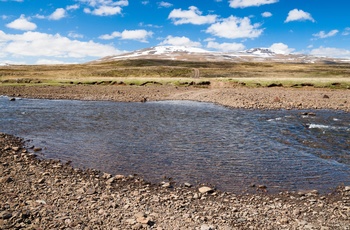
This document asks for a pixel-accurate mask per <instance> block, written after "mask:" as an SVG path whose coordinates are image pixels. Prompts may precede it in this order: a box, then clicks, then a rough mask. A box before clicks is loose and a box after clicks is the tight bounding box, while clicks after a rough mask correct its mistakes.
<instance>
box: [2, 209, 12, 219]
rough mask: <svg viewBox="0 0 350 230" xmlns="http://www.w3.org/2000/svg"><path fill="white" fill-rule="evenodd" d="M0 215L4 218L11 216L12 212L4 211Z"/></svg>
mask: <svg viewBox="0 0 350 230" xmlns="http://www.w3.org/2000/svg"><path fill="white" fill-rule="evenodd" d="M0 217H1V219H4V220H7V219H10V218H11V217H12V213H10V212H8V211H4V212H2V213H1V215H0Z"/></svg>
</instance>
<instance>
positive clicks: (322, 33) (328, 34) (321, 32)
mask: <svg viewBox="0 0 350 230" xmlns="http://www.w3.org/2000/svg"><path fill="white" fill-rule="evenodd" d="M338 32H339V31H338V30H331V31H329V32H328V33H326V32H324V31H320V32H318V33H317V34H313V35H312V36H314V37H317V38H328V37H333V36H335V35H336V34H337V33H338Z"/></svg>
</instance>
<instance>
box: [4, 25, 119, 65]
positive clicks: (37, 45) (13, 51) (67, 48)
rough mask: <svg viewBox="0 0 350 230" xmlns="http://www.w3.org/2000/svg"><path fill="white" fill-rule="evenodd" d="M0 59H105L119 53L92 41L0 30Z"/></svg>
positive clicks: (108, 46) (110, 47) (57, 35)
mask: <svg viewBox="0 0 350 230" xmlns="http://www.w3.org/2000/svg"><path fill="white" fill-rule="evenodd" d="M0 41H1V42H0V46H1V49H0V57H5V58H7V59H10V58H13V57H15V58H16V59H18V58H24V57H35V58H38V57H39V58H44V59H47V58H52V57H54V58H55V59H58V58H65V59H81V58H89V57H105V56H108V55H114V54H118V53H121V51H119V50H117V49H115V48H114V47H113V46H110V45H104V44H99V43H95V42H93V41H87V42H85V41H78V40H71V39H69V38H67V37H63V36H61V35H59V34H54V35H52V34H46V33H39V32H31V31H29V32H24V33H23V34H6V33H5V32H3V31H1V30H0Z"/></svg>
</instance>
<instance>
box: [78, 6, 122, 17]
mask: <svg viewBox="0 0 350 230" xmlns="http://www.w3.org/2000/svg"><path fill="white" fill-rule="evenodd" d="M84 12H85V13H87V14H93V15H97V16H110V15H116V14H120V13H121V12H122V8H121V7H119V6H100V7H99V8H96V9H93V10H91V9H89V8H85V9H84Z"/></svg>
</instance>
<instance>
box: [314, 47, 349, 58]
mask: <svg viewBox="0 0 350 230" xmlns="http://www.w3.org/2000/svg"><path fill="white" fill-rule="evenodd" d="M310 54H311V55H314V56H322V57H334V58H346V59H350V50H346V49H339V48H332V47H322V46H321V47H319V48H316V49H313V50H311V51H310Z"/></svg>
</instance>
